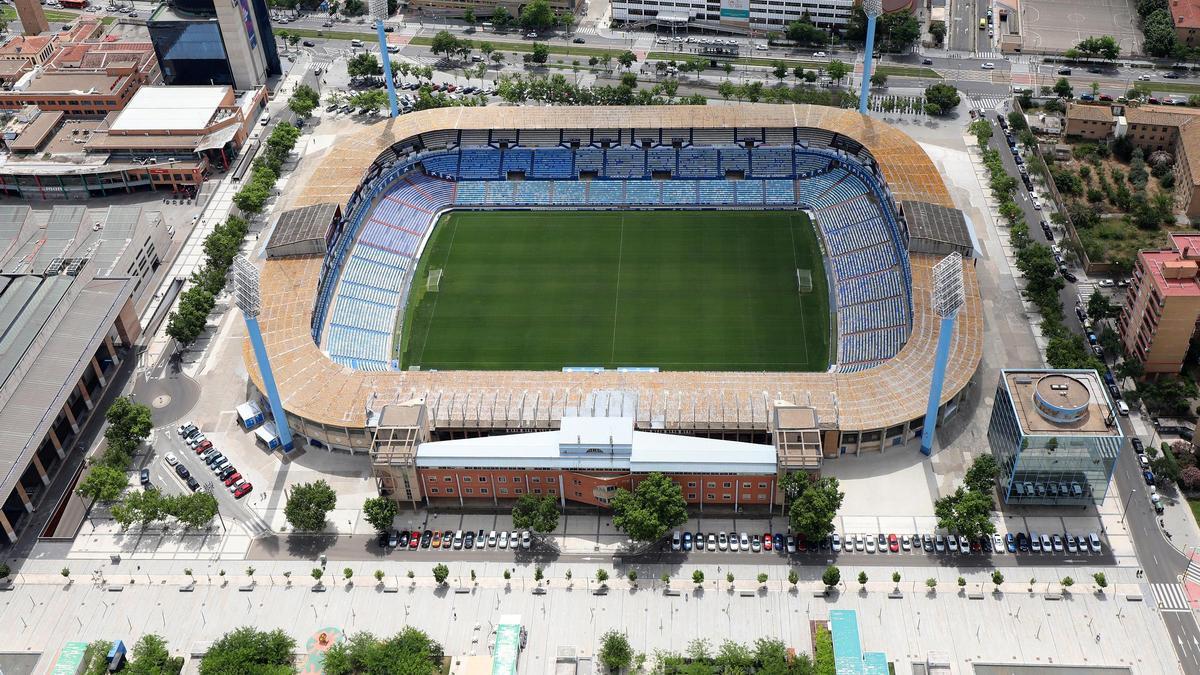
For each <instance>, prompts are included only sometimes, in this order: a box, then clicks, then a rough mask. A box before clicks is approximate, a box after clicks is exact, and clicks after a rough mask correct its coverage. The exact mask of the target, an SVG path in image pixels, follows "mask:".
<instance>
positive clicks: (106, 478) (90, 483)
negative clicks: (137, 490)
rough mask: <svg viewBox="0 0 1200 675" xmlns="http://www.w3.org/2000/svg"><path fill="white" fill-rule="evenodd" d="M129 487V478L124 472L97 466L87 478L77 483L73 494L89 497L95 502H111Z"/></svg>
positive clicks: (114, 468) (105, 466) (101, 465)
mask: <svg viewBox="0 0 1200 675" xmlns="http://www.w3.org/2000/svg"><path fill="white" fill-rule="evenodd" d="M127 487H129V478H128V477H127V476H126V475H125V472H124V471H123V470H121V469H118V468H116V467H112V466H107V465H105V464H98V465H96V466H94V467H92V470H91V471H89V472H88V475H87V478H84V479H83V480H82V481H80V483H79V487H78V488H76V489H75V492H76V493H77V494H78V495H79V496H81V497H89V498H91V500H92V501H96V502H111V501H113V500H115V499H116V498H117V497H120V496H121V493H122V492H124V491H125V488H127Z"/></svg>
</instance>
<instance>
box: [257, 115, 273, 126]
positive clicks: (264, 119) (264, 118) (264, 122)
mask: <svg viewBox="0 0 1200 675" xmlns="http://www.w3.org/2000/svg"><path fill="white" fill-rule="evenodd" d="M270 122H271V116H270V115H263V116H262V119H260V120H259V121H258V123H259V125H261V126H264V127H265V126H267V124H269V123H270Z"/></svg>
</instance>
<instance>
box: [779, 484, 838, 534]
mask: <svg viewBox="0 0 1200 675" xmlns="http://www.w3.org/2000/svg"><path fill="white" fill-rule="evenodd" d="M806 483H807V484H806V485H804V487H803V490H802V491H801V492H800V494H799V496H797V497H796V498H795V499H794V500H793V501H792V504H791V506H790V507H788V520H789V522H790V523H791V526H792V530H793V531H794V532H799V533H800V534H802V535H804V537H805V539H807V540H808V541H824V540H825V539H826V538H827V537H828V536H829V535H831V534H833V519H834V518H835V517H836V516H837V511H838V509H839V508H841V507H842V500H843V499H844V498H845V496H846V493H844V492H842V491H841V490H839V489H838V487H839V486H838V481H837V479H836V478H829V477H825V478H816V479H808V480H806Z"/></svg>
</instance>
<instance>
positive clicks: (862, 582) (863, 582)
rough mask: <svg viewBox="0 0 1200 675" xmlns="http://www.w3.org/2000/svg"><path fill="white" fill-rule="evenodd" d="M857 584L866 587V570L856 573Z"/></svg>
mask: <svg viewBox="0 0 1200 675" xmlns="http://www.w3.org/2000/svg"><path fill="white" fill-rule="evenodd" d="M858 585H859V586H863V587H866V585H867V573H866V572H859V573H858Z"/></svg>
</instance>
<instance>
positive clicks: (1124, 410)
mask: <svg viewBox="0 0 1200 675" xmlns="http://www.w3.org/2000/svg"><path fill="white" fill-rule="evenodd" d="M1117 412H1119V413H1121V416H1122V417H1129V404H1128V403H1126V402H1125V401H1117Z"/></svg>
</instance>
